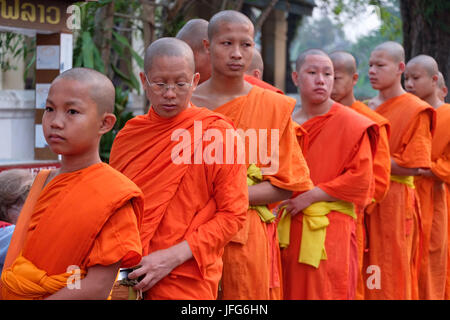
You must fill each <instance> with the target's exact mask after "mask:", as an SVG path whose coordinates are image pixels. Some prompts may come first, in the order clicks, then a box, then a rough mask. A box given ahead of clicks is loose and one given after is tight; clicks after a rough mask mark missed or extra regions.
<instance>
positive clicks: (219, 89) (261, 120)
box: [193, 11, 312, 299]
mask: <svg viewBox="0 0 450 320" xmlns="http://www.w3.org/2000/svg"><path fill="white" fill-rule="evenodd" d="M253 37H254V28H253V24H252V23H251V21H250V20H249V19H248V18H247V17H246V16H245V15H243V14H242V13H240V12H237V11H221V12H219V13H218V14H216V15H215V16H213V17H212V18H211V20H210V22H209V26H208V42H207V48H208V50H209V53H210V56H211V63H212V75H211V78H210V79H209V80H208V81H206V82H204V83H203V84H202V85H201V86H199V88H198V89H197V90H196V91H195V93H194V96H193V102H194V103H195V104H196V105H198V106H202V107H207V108H208V109H210V110H214V111H216V112H218V113H222V114H224V115H225V116H227V117H229V118H230V119H231V120H232V121H233V123H234V125H235V126H236V127H237V128H238V131H240V133H241V134H242V135H245V136H246V138H245V150H246V159H245V161H246V164H247V165H250V164H254V165H256V167H257V168H256V170H257V171H260V172H259V173H261V175H262V180H263V181H261V182H260V183H258V184H256V185H250V186H249V188H248V192H249V204H250V206H251V207H250V208H249V210H248V212H247V221H246V225H245V226H244V228H243V229H242V230H241V231H240V232H239V233H238V234H237V235H236V236H235V237H234V238H233V239H232V240H231V242H230V243H229V244H228V245H227V246H226V247H225V252H224V269H223V276H222V290H223V291H222V294H223V296H222V297H223V299H280V298H281V291H280V289H281V279H280V273H281V271H280V269H279V268H280V265H279V263H280V257H279V247H278V239H277V233H276V229H275V224H274V222H273V220H274V217H273V216H272V217H270V215H271V213H270V212H269V217H268V216H266V215H264V214H263V213H262V212H261V211H256V210H254V208H255V207H254V206H258V205H259V206H261V207H264V206H265V205H267V204H271V203H276V202H278V201H280V200H283V199H287V198H289V197H290V196H291V195H292V192H293V191H305V190H308V189H310V188H311V187H312V183H311V180H310V178H309V170H308V168H307V166H306V163H305V160H304V158H303V156H302V152H301V149H300V148H299V146H298V144H297V142H296V136H295V132H294V124H293V122H292V120H291V118H290V114H291V112H292V110H293V109H294V106H295V100H294V99H292V98H289V97H286V96H283V95H280V94H277V93H274V92H272V91H269V90H265V89H262V88H260V87H258V86H252V85H251V84H250V83H248V82H246V81H245V80H244V74H245V70H247V68H248V66H249V65H250V62H251V59H252V56H253V50H254V49H253V47H254V41H253ZM239 129H240V130H239ZM244 131H245V132H244ZM254 168H255V167H254V166H249V167H248V169H249V170H248V174H249V176H252V175H253V172H252V171H253V169H254ZM256 174H257V173H256ZM244 207H245V209H247V208H248V204H246V205H245V206H244ZM266 210H267V208H266ZM263 211H264V210H263Z"/></svg>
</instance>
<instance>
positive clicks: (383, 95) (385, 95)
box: [378, 82, 406, 102]
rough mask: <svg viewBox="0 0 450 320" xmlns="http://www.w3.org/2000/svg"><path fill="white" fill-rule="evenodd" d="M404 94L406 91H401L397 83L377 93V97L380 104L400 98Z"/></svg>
mask: <svg viewBox="0 0 450 320" xmlns="http://www.w3.org/2000/svg"><path fill="white" fill-rule="evenodd" d="M404 93H406V91H405V90H404V89H403V87H402V85H401V83H400V82H398V83H396V84H395V85H393V86H391V87H388V88H386V89H383V90H380V91H379V93H378V97H379V100H380V101H381V102H385V101H387V100H389V99H392V98H395V97H398V96H401V95H402V94H404Z"/></svg>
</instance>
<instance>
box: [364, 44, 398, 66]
mask: <svg viewBox="0 0 450 320" xmlns="http://www.w3.org/2000/svg"><path fill="white" fill-rule="evenodd" d="M375 51H384V52H386V53H387V54H388V55H389V56H390V57H391V59H392V60H393V61H394V62H396V63H398V62H405V49H403V47H402V45H401V44H399V43H397V42H395V41H386V42H383V43H382V44H379V45H378V46H376V47H375V49H373V51H372V52H375Z"/></svg>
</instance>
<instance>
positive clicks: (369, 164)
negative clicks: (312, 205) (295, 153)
mask: <svg viewBox="0 0 450 320" xmlns="http://www.w3.org/2000/svg"><path fill="white" fill-rule="evenodd" d="M302 127H303V128H304V129H305V130H306V131H307V132H308V142H307V143H305V141H302V139H300V141H299V143H300V144H302V145H304V146H305V148H304V153H305V159H306V161H307V163H308V166H309V168H310V171H311V179H312V181H313V182H314V185H315V186H318V187H319V188H321V189H322V190H323V191H325V192H326V193H327V194H329V195H331V196H332V197H335V198H338V199H340V200H343V201H347V202H350V203H353V204H354V205H356V206H364V205H365V204H366V203H367V201H368V198H369V197H370V196H371V193H372V191H371V189H370V186H371V184H372V183H373V153H374V152H375V151H376V145H377V139H378V126H377V125H376V124H375V123H374V122H373V121H371V120H370V119H368V118H366V117H363V116H361V115H360V114H358V113H356V112H355V111H353V110H350V109H349V108H346V107H344V106H343V105H341V104H339V103H335V104H333V106H332V107H331V109H330V110H329V112H327V113H326V114H324V115H321V116H317V117H314V118H312V119H310V120H308V121H306V122H305V123H303V124H302ZM330 141H331V142H332V143H330ZM327 218H328V219H329V225H328V227H327V228H326V239H325V250H326V252H327V260H323V261H321V262H320V265H319V267H318V268H317V269H316V268H314V267H312V266H310V265H306V264H302V263H299V262H298V256H299V250H300V246H301V239H302V230H303V213H299V214H297V215H295V216H294V217H292V219H291V229H290V240H289V241H290V242H289V243H290V244H289V246H288V247H287V248H286V249H283V250H282V251H281V256H282V267H283V280H284V281H283V283H284V290H283V293H284V297H285V299H295V300H297V299H300V300H303V299H321V300H322V299H351V298H352V297H353V296H354V294H355V291H356V273H357V250H356V247H354V246H352V244H351V238H352V234H353V236H354V233H355V226H356V222H355V220H354V219H353V218H351V217H350V216H349V215H346V214H342V213H340V212H335V211H332V212H330V213H329V214H328V215H327Z"/></svg>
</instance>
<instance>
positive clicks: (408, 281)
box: [363, 93, 435, 300]
mask: <svg viewBox="0 0 450 320" xmlns="http://www.w3.org/2000/svg"><path fill="white" fill-rule="evenodd" d="M376 111H377V112H378V113H380V114H381V115H382V116H384V117H385V118H387V119H388V120H389V122H390V123H391V137H390V140H389V147H390V153H391V157H392V158H393V159H394V161H395V162H396V163H397V164H398V165H399V166H401V167H405V168H430V165H431V138H432V132H433V130H434V125H435V112H434V110H433V108H432V107H431V106H429V105H428V104H427V103H425V102H424V101H422V100H420V99H419V98H417V97H416V96H414V95H412V94H410V93H404V94H402V95H400V96H397V97H394V98H391V99H389V100H387V101H385V102H384V103H383V104H381V105H380V106H378V108H377V109H376ZM367 228H368V241H369V251H368V252H367V254H366V255H365V257H364V258H365V261H364V267H363V270H364V271H366V273H365V274H364V277H365V278H364V280H365V283H366V286H365V299H376V300H378V299H398V300H403V299H411V298H413V297H414V296H415V295H417V294H418V293H417V292H416V291H417V274H416V270H417V258H418V257H417V253H418V251H417V250H418V246H419V237H418V235H419V229H420V216H419V209H418V206H417V203H416V196H415V190H414V189H412V188H411V187H409V186H407V185H406V184H404V183H399V182H396V181H391V184H390V187H389V191H388V193H387V195H386V196H385V198H384V200H382V201H381V202H379V203H376V204H375V207H374V208H373V210H372V212H371V213H370V215H369V216H367ZM368 268H369V269H368Z"/></svg>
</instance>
